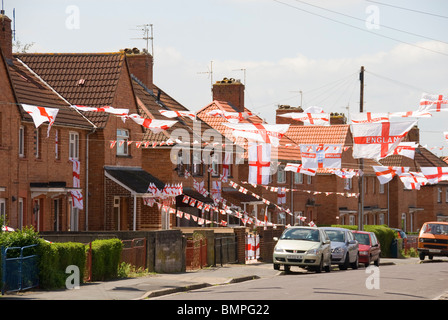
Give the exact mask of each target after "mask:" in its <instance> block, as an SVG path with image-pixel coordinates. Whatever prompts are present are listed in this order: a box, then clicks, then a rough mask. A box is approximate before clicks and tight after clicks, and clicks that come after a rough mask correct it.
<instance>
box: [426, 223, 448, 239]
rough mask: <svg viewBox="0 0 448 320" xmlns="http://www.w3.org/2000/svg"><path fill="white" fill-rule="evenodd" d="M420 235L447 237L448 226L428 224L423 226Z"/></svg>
mask: <svg viewBox="0 0 448 320" xmlns="http://www.w3.org/2000/svg"><path fill="white" fill-rule="evenodd" d="M421 232H422V233H431V234H442V235H445V236H447V235H448V225H446V224H439V223H428V224H425V225H424V226H423V229H422V231H421Z"/></svg>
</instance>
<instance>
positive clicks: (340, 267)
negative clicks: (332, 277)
mask: <svg viewBox="0 0 448 320" xmlns="http://www.w3.org/2000/svg"><path fill="white" fill-rule="evenodd" d="M349 265H350V258H349V256H348V252H347V254H346V255H345V261H344V263H343V264H340V265H339V270H347V269H348V266H349Z"/></svg>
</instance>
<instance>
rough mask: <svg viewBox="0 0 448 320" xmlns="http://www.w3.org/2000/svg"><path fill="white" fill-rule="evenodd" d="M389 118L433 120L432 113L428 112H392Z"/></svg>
mask: <svg viewBox="0 0 448 320" xmlns="http://www.w3.org/2000/svg"><path fill="white" fill-rule="evenodd" d="M389 117H391V118H394V117H399V118H431V117H432V113H431V112H427V111H407V112H390V113H389Z"/></svg>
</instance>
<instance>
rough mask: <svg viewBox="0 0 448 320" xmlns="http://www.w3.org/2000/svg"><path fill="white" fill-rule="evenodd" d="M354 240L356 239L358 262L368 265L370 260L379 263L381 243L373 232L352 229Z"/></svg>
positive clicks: (377, 264)
mask: <svg viewBox="0 0 448 320" xmlns="http://www.w3.org/2000/svg"><path fill="white" fill-rule="evenodd" d="M352 233H353V236H354V237H355V240H356V241H358V247H359V262H360V263H364V265H365V266H366V267H368V266H369V265H370V264H371V263H372V262H373V263H374V264H375V265H376V266H377V267H378V266H379V265H380V255H381V245H380V243H379V241H378V239H377V238H376V235H375V233H373V232H367V231H352Z"/></svg>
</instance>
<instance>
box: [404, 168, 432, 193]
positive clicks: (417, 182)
mask: <svg viewBox="0 0 448 320" xmlns="http://www.w3.org/2000/svg"><path fill="white" fill-rule="evenodd" d="M399 177H400V180H401V182H403V184H404V187H405V189H411V190H420V187H421V186H424V185H425V184H427V183H428V179H427V178H426V177H425V176H424V175H423V173H421V172H405V173H402V174H400V175H399Z"/></svg>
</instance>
